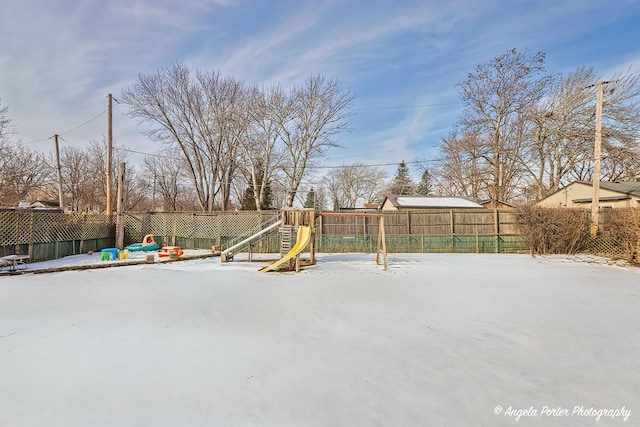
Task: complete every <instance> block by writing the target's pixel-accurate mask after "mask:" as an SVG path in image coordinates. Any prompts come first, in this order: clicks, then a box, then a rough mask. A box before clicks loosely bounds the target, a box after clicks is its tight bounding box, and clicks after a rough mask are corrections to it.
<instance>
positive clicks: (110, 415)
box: [0, 254, 640, 427]
mask: <svg viewBox="0 0 640 427" xmlns="http://www.w3.org/2000/svg"><path fill="white" fill-rule="evenodd" d="M76 257H77V258H76V259H75V261H74V262H87V261H86V258H82V257H85V255H78V256H76ZM318 259H319V260H318V264H317V265H315V266H313V267H310V268H307V269H305V270H303V271H302V272H301V273H299V274H295V273H270V274H264V273H260V272H258V271H257V270H258V269H259V268H260V267H261V266H262V265H265V264H264V263H262V264H261V263H243V262H232V263H228V264H224V265H221V264H220V260H219V259H218V258H209V259H200V260H191V261H184V262H178V263H162V264H161V263H157V264H153V265H134V266H126V267H121V268H110V269H99V270H85V271H67V272H59V273H50V274H38V275H33V274H27V275H20V276H5V277H0V426H3V427H5V426H183V425H184V426H212V425H247V426H251V425H259V426H342V425H348V426H372V425H379V426H414V425H420V426H423V425H434V426H442V425H452V426H471V425H473V426H476V425H484V426H493V425H506V426H509V425H540V426H542V425H545V426H546V425H562V426H567V425H576V426H582V425H640V392H639V390H640V269H637V268H630V267H618V266H609V265H606V264H602V263H588V262H584V261H582V262H578V261H576V260H575V259H568V258H566V257H552V258H540V257H538V258H532V257H530V256H528V255H489V254H485V255H478V254H420V255H419V254H391V255H390V256H389V270H388V271H383V270H382V268H381V267H378V266H376V265H375V254H373V255H372V254H368V255H365V254H320V255H319V256H318ZM67 261H68V260H67ZM64 262H65V261H56V263H57V264H58V265H60V263H64ZM31 267H33V265H31ZM576 408H577V409H576ZM552 410H553V411H555V412H552ZM565 410H566V411H567V412H566V413H565ZM605 410H610V411H613V410H618V411H619V416H616V415H615V413H613V412H605ZM620 410H622V411H621V412H620ZM625 411H630V413H627V412H625ZM496 414H497V415H496ZM518 414H519V415H520V416H518ZM625 418H626V422H625Z"/></svg>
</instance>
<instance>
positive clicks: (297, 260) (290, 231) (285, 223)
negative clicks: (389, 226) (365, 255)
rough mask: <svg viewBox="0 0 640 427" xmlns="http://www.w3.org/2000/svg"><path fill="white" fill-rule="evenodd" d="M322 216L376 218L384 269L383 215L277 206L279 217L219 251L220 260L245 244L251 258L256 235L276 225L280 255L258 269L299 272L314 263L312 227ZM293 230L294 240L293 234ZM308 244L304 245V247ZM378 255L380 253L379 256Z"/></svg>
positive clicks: (379, 250)
mask: <svg viewBox="0 0 640 427" xmlns="http://www.w3.org/2000/svg"><path fill="white" fill-rule="evenodd" d="M319 216H326V217H331V216H334V217H361V218H366V217H368V218H378V219H379V225H378V239H377V240H378V245H377V250H376V264H377V265H380V264H382V265H383V267H384V269H385V270H387V245H386V242H385V229H384V215H383V214H377V213H364V212H316V210H315V209H313V208H284V209H282V210H281V214H280V221H279V223H275V224H272V225H270V226H269V227H266V228H264V229H263V230H261V231H259V232H258V233H256V234H254V235H253V236H250V237H248V238H247V239H244V240H243V241H242V242H240V243H239V244H236V245H234V246H232V247H230V248H228V249H226V250H224V251H222V253H221V257H220V258H221V262H228V261H230V260H232V259H233V255H234V253H236V252H237V251H240V250H243V249H245V248H247V247H249V250H250V254H249V259H250V260H251V247H252V245H253V244H255V243H256V242H257V241H259V240H260V239H262V238H264V237H266V236H267V235H268V234H269V233H271V232H274V231H275V230H276V228H277V230H278V232H279V234H280V259H279V260H278V261H275V262H274V263H272V264H270V265H268V266H266V267H264V268H262V269H261V270H260V271H262V272H268V271H276V270H277V271H281V270H287V271H296V272H299V271H300V268H301V267H302V266H308V265H314V264H315V263H316V256H315V237H316V233H315V228H316V218H317V217H319ZM294 233H296V236H297V237H296V239H295V244H293V246H292V243H293V236H294ZM307 248H308V249H307ZM306 252H308V253H309V259H302V258H301V255H302V254H303V253H306ZM381 255H382V256H381Z"/></svg>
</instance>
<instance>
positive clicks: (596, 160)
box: [591, 82, 608, 237]
mask: <svg viewBox="0 0 640 427" xmlns="http://www.w3.org/2000/svg"><path fill="white" fill-rule="evenodd" d="M605 83H608V82H598V85H597V86H598V97H597V100H596V137H595V141H594V144H593V145H594V147H593V177H592V180H591V181H592V183H593V197H592V198H591V237H596V236H597V235H598V229H599V224H600V153H601V145H602V97H603V93H604V90H603V86H604V84H605Z"/></svg>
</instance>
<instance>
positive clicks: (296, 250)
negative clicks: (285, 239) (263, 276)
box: [260, 226, 311, 273]
mask: <svg viewBox="0 0 640 427" xmlns="http://www.w3.org/2000/svg"><path fill="white" fill-rule="evenodd" d="M310 241H311V227H306V226H301V227H300V228H298V237H297V239H296V244H295V245H294V246H293V248H291V250H290V251H289V252H288V253H287V254H286V255H285V256H283V257H282V258H280V259H279V260H278V261H276V262H274V263H273V264H270V265H268V266H266V267H264V268H263V269H261V270H260V271H262V272H263V273H266V272H267V271H271V270H273V269H275V268H278V267H280V266H281V265H282V264H284V263H285V262H288V261H289V260H290V259H291V258H293V257H295V256H296V255H298V254H300V253H301V252H302V251H304V249H305V248H306V247H307V245H308V244H309V242H310Z"/></svg>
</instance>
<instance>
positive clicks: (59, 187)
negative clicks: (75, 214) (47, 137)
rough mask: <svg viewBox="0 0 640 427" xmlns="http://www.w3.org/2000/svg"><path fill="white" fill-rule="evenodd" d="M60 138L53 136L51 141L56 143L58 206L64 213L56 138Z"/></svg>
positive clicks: (58, 149)
mask: <svg viewBox="0 0 640 427" xmlns="http://www.w3.org/2000/svg"><path fill="white" fill-rule="evenodd" d="M59 137H60V136H59V135H58V134H55V135H53V140H54V141H55V143H56V170H57V172H58V203H59V204H60V209H62V210H63V211H64V204H63V200H62V170H61V168H60V147H59V145H58V138H59Z"/></svg>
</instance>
